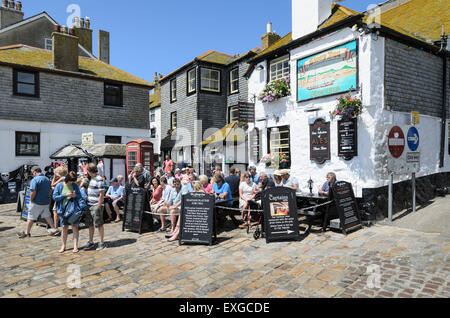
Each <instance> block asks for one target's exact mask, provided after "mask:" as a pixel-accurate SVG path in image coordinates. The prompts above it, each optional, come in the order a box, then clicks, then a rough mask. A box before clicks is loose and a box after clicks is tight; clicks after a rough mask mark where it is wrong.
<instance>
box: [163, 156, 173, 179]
mask: <svg viewBox="0 0 450 318" xmlns="http://www.w3.org/2000/svg"><path fill="white" fill-rule="evenodd" d="M169 171H170V172H172V171H173V161H172V159H170V156H169V155H167V156H166V161H164V173H165V174H166V175H167V173H168V172H169Z"/></svg>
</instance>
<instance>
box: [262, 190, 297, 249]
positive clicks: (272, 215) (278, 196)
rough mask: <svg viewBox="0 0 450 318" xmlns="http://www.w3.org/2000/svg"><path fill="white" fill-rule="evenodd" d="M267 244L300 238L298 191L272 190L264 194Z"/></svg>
mask: <svg viewBox="0 0 450 318" xmlns="http://www.w3.org/2000/svg"><path fill="white" fill-rule="evenodd" d="M262 202H263V210H264V229H265V232H266V242H267V243H270V242H274V241H283V240H298V239H299V238H300V233H299V222H298V213H297V197H296V191H295V190H293V189H291V188H285V187H278V188H271V189H268V190H266V191H264V192H263V193H262Z"/></svg>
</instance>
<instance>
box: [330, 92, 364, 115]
mask: <svg viewBox="0 0 450 318" xmlns="http://www.w3.org/2000/svg"><path fill="white" fill-rule="evenodd" d="M336 100H337V101H338V104H337V106H336V109H335V110H334V111H333V112H332V113H331V116H332V117H337V116H339V117H341V118H343V119H349V118H354V117H357V116H359V115H361V113H362V109H363V106H362V101H361V99H359V98H357V97H352V96H351V95H350V93H349V94H347V95H345V96H341V97H339V98H336Z"/></svg>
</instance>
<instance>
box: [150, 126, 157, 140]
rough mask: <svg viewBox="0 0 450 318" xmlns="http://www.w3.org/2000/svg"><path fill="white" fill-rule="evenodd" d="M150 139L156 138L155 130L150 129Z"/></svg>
mask: <svg viewBox="0 0 450 318" xmlns="http://www.w3.org/2000/svg"><path fill="white" fill-rule="evenodd" d="M150 138H156V128H152V129H150Z"/></svg>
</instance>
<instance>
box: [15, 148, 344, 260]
mask: <svg viewBox="0 0 450 318" xmlns="http://www.w3.org/2000/svg"><path fill="white" fill-rule="evenodd" d="M174 166H175V165H174V163H173V161H172V160H171V159H170V157H169V156H167V157H166V160H165V161H164V168H163V169H160V170H157V171H156V172H155V176H154V177H153V178H152V177H151V172H150V171H148V170H147V169H145V168H144V167H143V165H142V164H140V163H138V164H137V165H136V166H135V167H134V168H133V170H132V172H131V173H130V174H129V175H128V178H127V180H126V181H127V183H128V184H129V185H130V186H132V187H139V188H144V189H148V191H149V192H150V193H151V199H150V202H149V204H150V207H151V212H152V214H153V215H154V218H155V220H154V221H155V223H157V224H158V225H159V229H158V230H157V233H164V234H165V237H166V238H167V239H168V241H169V242H173V241H176V240H178V238H179V234H180V217H179V216H180V213H181V203H182V196H183V195H185V194H187V193H190V192H202V193H207V194H209V195H213V196H215V199H216V204H218V205H221V206H223V207H225V208H226V207H228V208H230V207H232V206H233V205H234V202H239V205H238V207H239V210H240V211H241V217H242V224H241V225H240V227H242V228H245V227H247V226H249V225H250V222H251V210H252V209H254V208H258V207H260V206H261V193H262V192H263V191H265V190H267V189H270V188H274V187H288V188H292V189H294V190H295V191H300V190H299V183H298V181H297V179H296V178H295V177H293V176H291V175H290V171H289V170H279V171H275V172H274V174H273V178H272V176H269V175H267V174H266V173H264V172H260V173H257V169H256V167H253V166H252V167H250V168H249V171H248V172H244V173H242V172H241V171H240V170H239V169H235V168H231V169H230V171H229V175H228V176H226V177H225V175H224V174H223V172H222V170H221V167H220V166H216V167H215V170H214V171H213V173H212V175H211V176H209V177H208V176H206V175H200V176H199V175H198V174H197V173H196V172H195V170H194V169H193V167H190V166H186V167H183V166H179V167H177V168H175V169H174ZM87 172H88V175H89V178H77V175H76V173H74V172H70V173H69V172H68V171H67V168H65V167H58V168H57V169H55V174H54V177H53V178H52V180H49V179H48V178H47V177H45V176H44V174H43V173H42V170H41V169H40V168H39V167H34V168H33V169H32V173H33V177H34V178H33V180H32V181H31V184H30V191H31V197H30V204H29V209H28V210H29V213H28V221H27V226H26V230H25V231H23V232H21V233H18V236H19V237H20V238H27V237H31V228H32V226H33V224H34V223H35V222H36V221H37V220H38V219H39V217H41V218H42V219H45V220H46V221H47V223H48V225H49V227H50V229H49V230H48V233H49V235H52V236H55V235H58V234H59V233H61V231H60V230H59V228H58V226H60V227H62V233H61V243H62V244H61V249H60V251H59V252H60V253H64V252H65V251H66V243H67V237H68V231H69V227H70V226H71V227H72V232H73V245H74V246H73V252H74V253H78V252H79V249H78V239H79V224H80V221H81V219H77V218H72V219H75V221H72V222H69V221H68V218H67V209H68V208H67V207H68V206H69V202H73V203H75V204H76V205H75V206H78V207H80V206H82V205H83V202H85V205H86V207H85V208H84V209H85V211H84V218H83V222H84V224H85V225H86V226H87V227H89V241H88V242H87V244H86V245H85V246H84V248H83V249H84V250H92V249H94V248H95V247H96V246H97V247H96V250H98V251H100V250H103V249H104V248H106V244H105V242H104V236H105V235H104V223H105V221H106V222H116V223H118V222H121V219H120V209H121V208H123V206H124V199H125V188H124V186H123V182H124V177H123V176H118V177H117V178H113V179H111V180H110V182H109V186H108V185H106V180H105V179H104V178H102V177H101V176H100V175H99V174H98V168H97V166H96V165H95V164H93V163H91V164H89V165H88V168H87ZM334 182H336V175H335V174H334V173H329V174H328V175H327V181H326V182H325V184H324V185H323V186H322V187H321V188H320V189H319V194H320V195H327V194H328V192H329V190H330V187H331V186H332V184H333V183H334ZM80 200H82V201H80ZM50 207H51V209H50ZM74 209H75V210H76V209H77V208H76V207H75V208H74ZM104 210H105V211H106V213H107V215H108V218H107V219H106V220H105V219H104V215H103V212H104ZM50 211H53V214H52V213H51V212H50ZM113 212H114V213H113ZM113 214H115V217H113ZM96 229H97V231H98V233H99V243H98V244H97V245H96V244H95V243H94V234H95V230H96Z"/></svg>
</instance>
